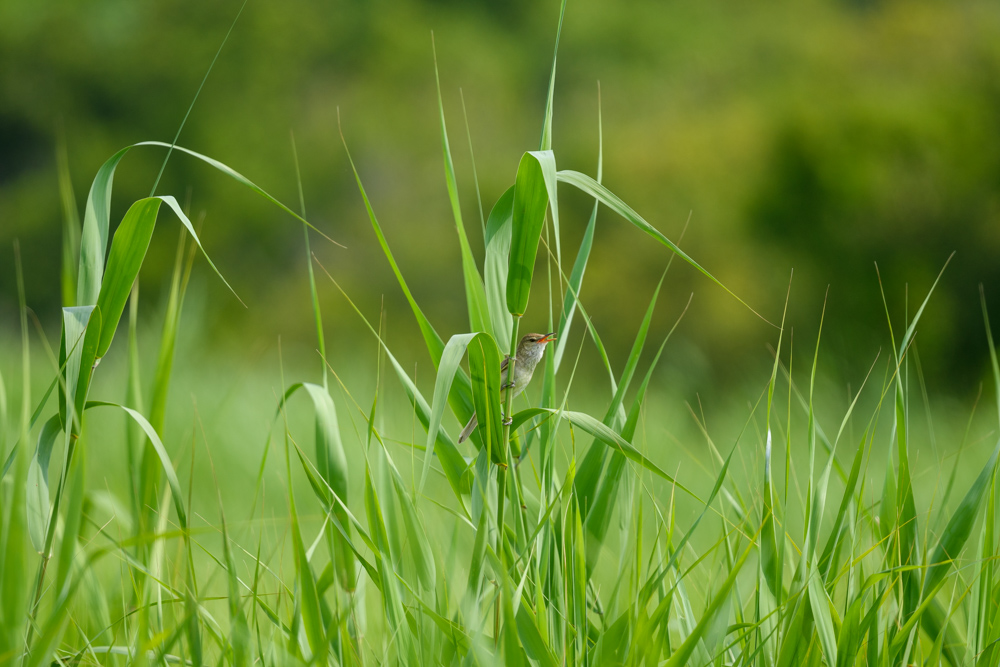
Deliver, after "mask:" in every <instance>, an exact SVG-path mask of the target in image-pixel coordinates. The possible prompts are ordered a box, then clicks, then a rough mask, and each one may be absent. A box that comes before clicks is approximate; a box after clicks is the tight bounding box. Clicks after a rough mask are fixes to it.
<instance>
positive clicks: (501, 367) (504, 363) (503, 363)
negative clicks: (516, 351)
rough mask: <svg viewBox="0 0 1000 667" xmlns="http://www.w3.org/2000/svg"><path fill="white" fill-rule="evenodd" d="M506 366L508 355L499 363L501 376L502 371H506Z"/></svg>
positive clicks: (508, 363)
mask: <svg viewBox="0 0 1000 667" xmlns="http://www.w3.org/2000/svg"><path fill="white" fill-rule="evenodd" d="M508 365H510V355H507V356H506V357H504V358H503V361H501V362H500V374H501V375H502V374H503V372H504V371H506V370H507V366H508Z"/></svg>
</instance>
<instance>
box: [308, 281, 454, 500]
mask: <svg viewBox="0 0 1000 667" xmlns="http://www.w3.org/2000/svg"><path fill="white" fill-rule="evenodd" d="M320 266H321V267H322V265H320ZM323 271H324V273H326V274H327V277H328V278H330V280H331V282H333V284H334V285H336V287H337V289H338V290H340V293H341V294H343V295H344V298H345V299H347V302H348V303H349V304H350V305H351V308H353V309H354V312H355V313H357V314H358V317H360V318H361V321H362V322H364V323H365V326H367V327H368V330H369V331H371V333H372V335H373V336H375V338H376V339H378V342H379V345H381V346H382V350H383V351H385V354H386V356H388V357H389V361H390V362H391V363H392V367H393V370H395V371H396V377H397V378H398V379H399V382H400V384H402V385H403V390H404V391H405V392H406V396H407V398H409V400H410V403H411V404H412V405H413V407H414V409H415V410H416V413H417V419H418V420H419V421H420V423H421V425H422V426H423V427H424V430H425V431H426V430H428V429H429V427H430V415H431V408H430V406H429V405H428V404H427V400H426V399H425V398H424V396H423V394H422V393H420V390H419V389H417V385H416V384H414V382H413V380H411V379H410V376H409V375H407V374H406V371H405V370H404V369H403V367H402V366H401V365H400V363H399V361H397V360H396V357H395V356H394V355H393V354H392V352H391V351H390V350H389V346H388V345H386V344H385V341H383V340H382V338H381V336H380V335H379V333H378V331H376V330H375V328H374V327H373V326H372V325H371V323H370V322H369V321H368V320H367V318H365V316H364V315H363V314H362V313H361V311H360V310H359V309H358V307H357V306H356V305H355V303H354V302H353V301H352V300H351V298H350V297H349V296H347V293H345V292H344V290H343V289H341V287H340V285H339V284H338V283H337V281H335V280H333V277H332V276H330V274H329V273H328V272H327V271H326V269H325V268H323ZM459 374H460V375H462V376H464V372H461V371H460V372H459ZM470 391H471V389H470ZM449 398H450V396H449ZM469 414H470V415H471V412H470V413H469ZM434 453H435V454H436V455H437V456H438V459H439V460H440V461H441V468H442V469H443V470H444V474H445V477H446V478H447V479H448V483H449V484H450V485H451V487H452V489H453V490H454V492H455V497H456V498H458V499H459V500H460V501H461V499H462V482H461V479H462V474H463V473H464V472H465V469H466V468H468V464H467V463H466V461H465V458H464V457H463V456H462V454H461V453H460V452H459V451H458V447H457V446H456V445H455V443H454V442H453V441H452V439H451V438H450V437H449V436H448V434H447V433H445V432H444V431H442V430H440V429H438V434H437V440H435V442H434ZM463 507H464V505H463Z"/></svg>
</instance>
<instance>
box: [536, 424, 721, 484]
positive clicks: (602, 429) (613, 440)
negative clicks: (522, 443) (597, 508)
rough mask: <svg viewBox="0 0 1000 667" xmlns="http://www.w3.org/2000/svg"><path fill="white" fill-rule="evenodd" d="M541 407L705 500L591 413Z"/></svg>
mask: <svg viewBox="0 0 1000 667" xmlns="http://www.w3.org/2000/svg"><path fill="white" fill-rule="evenodd" d="M539 409H542V410H544V411H545V412H549V413H551V414H554V415H559V416H561V417H562V418H564V419H567V420H569V422H570V423H572V424H573V425H574V426H578V427H579V428H581V429H583V430H584V431H586V432H587V433H589V434H590V435H592V436H594V437H595V438H597V440H598V441H599V442H602V443H604V444H605V445H607V446H608V447H610V448H611V449H613V450H615V451H618V452H621V453H622V454H624V455H625V458H627V459H629V460H631V461H634V462H635V463H638V464H639V465H641V466H642V467H643V468H645V469H646V470H649V471H650V472H652V473H654V474H656V475H657V476H659V477H661V478H663V479H665V480H667V481H668V482H670V483H671V484H674V485H676V486H677V488H678V489H680V490H681V491H683V492H684V493H686V494H688V495H689V496H691V497H692V498H694V499H695V500H697V501H698V502H699V503H703V502H704V501H702V499H701V498H699V497H698V495H697V494H696V493H694V491H691V490H690V489H688V488H687V487H686V486H684V485H683V484H681V483H680V482H678V481H677V480H676V479H674V478H673V477H671V476H670V475H668V474H667V473H666V472H664V471H663V470H662V469H661V468H660V467H659V466H657V465H656V464H655V463H653V462H652V461H650V460H649V459H647V458H646V457H645V456H643V455H642V454H641V453H640V452H639V450H637V449H636V448H635V447H633V446H632V443H630V442H629V441H628V440H626V439H625V438H623V437H622V436H620V435H618V434H617V433H615V432H614V431H613V430H611V428H609V427H608V426H607V425H606V424H603V423H601V422H600V421H598V420H597V419H595V418H594V417H591V416H590V415H588V414H586V413H583V412H573V411H570V410H556V409H550V408H539Z"/></svg>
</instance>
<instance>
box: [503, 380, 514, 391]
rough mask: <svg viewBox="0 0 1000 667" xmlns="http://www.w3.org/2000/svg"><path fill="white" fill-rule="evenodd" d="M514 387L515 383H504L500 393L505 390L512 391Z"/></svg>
mask: <svg viewBox="0 0 1000 667" xmlns="http://www.w3.org/2000/svg"><path fill="white" fill-rule="evenodd" d="M513 386H514V383H513V382H504V383H503V384H502V385H500V391H503V390H504V389H510V388H511V387H513Z"/></svg>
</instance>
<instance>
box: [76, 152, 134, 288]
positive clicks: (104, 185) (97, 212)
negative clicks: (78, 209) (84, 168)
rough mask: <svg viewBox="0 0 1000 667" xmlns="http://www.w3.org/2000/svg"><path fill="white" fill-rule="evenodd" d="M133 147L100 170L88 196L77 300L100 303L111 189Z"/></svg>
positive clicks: (82, 237)
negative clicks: (117, 169)
mask: <svg viewBox="0 0 1000 667" xmlns="http://www.w3.org/2000/svg"><path fill="white" fill-rule="evenodd" d="M130 148H131V146H126V147H125V148H123V149H121V150H120V151H118V152H117V153H115V154H114V155H112V156H111V157H110V158H108V159H107V160H106V161H105V162H104V164H102V165H101V168H100V169H98V170H97V175H96V176H95V177H94V182H93V183H92V184H91V186H90V194H89V195H88V196H87V208H86V209H84V214H83V231H82V232H81V236H80V273H79V277H78V279H77V282H76V289H77V292H76V303H77V304H78V305H87V304H93V303H96V302H97V295H98V293H99V292H100V290H101V282H102V279H103V277H104V253H105V251H106V250H107V248H108V227H109V225H110V222H109V218H110V217H111V188H112V186H113V185H114V178H115V169H116V168H117V167H118V163H119V162H121V159H122V158H123V157H125V154H126V153H128V151H129V149H130Z"/></svg>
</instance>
